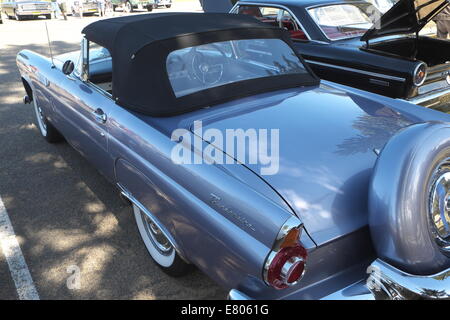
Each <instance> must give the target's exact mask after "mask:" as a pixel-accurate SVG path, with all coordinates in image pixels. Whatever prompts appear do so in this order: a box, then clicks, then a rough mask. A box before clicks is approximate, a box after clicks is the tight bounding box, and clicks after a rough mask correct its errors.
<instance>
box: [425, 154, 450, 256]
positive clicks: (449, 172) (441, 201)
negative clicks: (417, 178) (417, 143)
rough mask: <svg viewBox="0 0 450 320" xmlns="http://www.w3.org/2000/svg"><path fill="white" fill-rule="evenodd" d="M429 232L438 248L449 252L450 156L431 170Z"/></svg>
mask: <svg viewBox="0 0 450 320" xmlns="http://www.w3.org/2000/svg"><path fill="white" fill-rule="evenodd" d="M428 220H429V226H430V230H431V233H432V235H433V237H434V240H435V242H436V243H437V245H438V246H439V247H440V249H441V250H442V251H444V252H446V253H450V158H446V159H445V160H443V161H441V162H440V163H439V164H438V165H437V166H436V168H435V169H434V170H433V174H432V177H431V185H430V188H429V198H428Z"/></svg>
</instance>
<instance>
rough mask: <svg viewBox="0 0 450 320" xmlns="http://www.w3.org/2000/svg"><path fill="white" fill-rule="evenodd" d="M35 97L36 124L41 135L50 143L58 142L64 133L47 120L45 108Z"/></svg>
mask: <svg viewBox="0 0 450 320" xmlns="http://www.w3.org/2000/svg"><path fill="white" fill-rule="evenodd" d="M32 99H33V106H34V113H35V115H36V125H37V127H38V130H39V132H40V133H41V135H42V136H43V137H44V138H45V140H47V142H50V143H57V142H60V141H62V140H64V138H63V137H62V135H61V134H60V133H59V132H58V130H56V128H55V127H54V126H53V125H52V124H51V123H50V122H49V121H48V120H47V118H46V117H45V114H44V111H43V109H42V108H41V107H40V105H39V102H38V101H37V99H36V98H35V97H33V98H32Z"/></svg>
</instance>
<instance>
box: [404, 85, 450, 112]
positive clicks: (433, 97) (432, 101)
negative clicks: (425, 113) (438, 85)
mask: <svg viewBox="0 0 450 320" xmlns="http://www.w3.org/2000/svg"><path fill="white" fill-rule="evenodd" d="M447 95H450V88H448V87H447V88H443V89H439V90H433V91H430V92H428V93H424V94H422V95H419V96H417V97H415V98H411V99H407V100H406V101H408V102H411V103H414V104H417V105H421V106H423V107H427V108H433V107H434V106H435V105H438V104H439V103H440V100H441V99H440V98H441V97H443V96H447Z"/></svg>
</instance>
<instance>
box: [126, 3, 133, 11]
mask: <svg viewBox="0 0 450 320" xmlns="http://www.w3.org/2000/svg"><path fill="white" fill-rule="evenodd" d="M131 10H132V7H131V4H130V2H127V3H125V12H126V13H130V12H131Z"/></svg>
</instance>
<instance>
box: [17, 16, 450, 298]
mask: <svg viewBox="0 0 450 320" xmlns="http://www.w3.org/2000/svg"><path fill="white" fill-rule="evenodd" d="M161 25H170V26H171V28H163V29H158V28H157V26H161ZM83 34H84V38H83V40H82V43H81V50H80V51H79V52H74V53H69V54H66V55H62V56H57V57H54V58H53V59H52V58H48V57H43V56H41V55H39V54H37V53H35V52H31V51H28V50H24V51H21V52H20V53H19V54H18V56H17V64H18V67H19V70H20V73H21V76H22V81H23V84H24V87H25V90H26V96H25V98H24V101H25V103H32V104H33V106H34V110H35V112H36V119H37V126H38V127H39V131H40V133H41V134H42V136H43V137H44V138H45V139H46V140H47V141H49V142H58V141H61V140H63V139H65V140H66V141H67V142H68V143H70V144H71V145H72V146H73V147H74V148H75V149H77V150H78V151H79V152H80V153H81V154H82V155H83V156H85V157H86V158H87V159H89V160H90V161H91V162H92V163H93V164H94V165H95V166H96V167H97V168H98V170H99V171H100V172H101V173H102V174H103V175H104V176H105V177H106V178H107V179H108V180H109V181H111V183H113V184H115V185H116V186H117V188H118V191H119V192H120V194H121V195H122V196H123V197H124V198H125V199H127V200H128V201H129V202H130V203H131V204H132V207H133V213H134V215H135V217H136V221H137V226H138V229H139V232H140V233H141V235H142V239H143V241H144V243H145V245H146V247H147V248H148V251H149V253H150V256H151V257H152V259H153V260H154V262H155V263H156V264H158V265H159V266H160V267H161V268H162V270H164V271H165V272H166V273H168V274H169V275H172V276H181V275H183V274H185V273H186V272H188V271H189V270H190V269H191V268H192V266H195V267H197V268H199V269H200V270H201V271H203V272H204V273H205V274H207V275H208V276H209V277H211V278H212V279H214V280H215V281H216V282H217V283H219V284H220V285H222V286H223V287H225V288H228V289H229V290H230V294H229V298H231V299H374V298H376V299H415V298H450V269H449V268H450V226H449V225H450V215H449V212H450V210H449V209H450V125H449V124H448V122H449V121H450V116H449V115H447V114H444V113H440V112H437V111H433V110H429V109H426V108H423V107H418V106H415V105H413V104H410V103H408V102H405V101H401V100H393V99H390V98H387V97H383V96H379V95H376V94H372V93H367V92H363V91H360V90H357V89H352V88H349V87H345V86H343V85H338V84H335V83H332V82H328V81H323V80H322V81H321V80H320V79H318V78H317V77H316V76H315V75H314V74H313V73H312V72H311V70H310V69H309V68H308V67H307V66H306V65H305V64H304V61H303V60H302V58H301V57H300V56H299V55H298V54H296V53H295V51H294V49H293V46H292V43H291V40H290V38H289V34H288V33H287V32H286V31H285V30H282V29H279V28H275V27H271V26H269V25H267V24H264V23H261V22H258V21H257V20H256V19H253V18H251V17H248V16H241V15H227V14H200V13H198V14H197V13H190V14H188V13H171V14H152V15H139V16H133V17H121V18H116V19H106V20H101V21H98V22H94V23H92V24H91V25H89V26H87V27H86V28H85V29H84V30H83Z"/></svg>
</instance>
